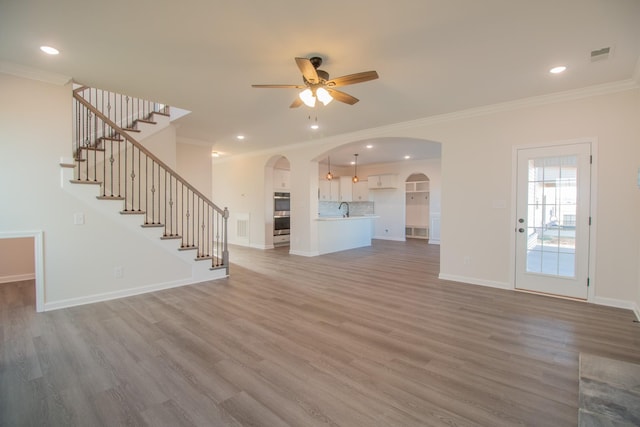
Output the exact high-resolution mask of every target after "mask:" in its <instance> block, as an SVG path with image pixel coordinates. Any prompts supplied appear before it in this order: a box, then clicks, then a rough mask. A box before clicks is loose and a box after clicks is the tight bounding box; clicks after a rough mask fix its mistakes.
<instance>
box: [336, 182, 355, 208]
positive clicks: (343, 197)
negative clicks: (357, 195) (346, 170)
mask: <svg viewBox="0 0 640 427" xmlns="http://www.w3.org/2000/svg"><path fill="white" fill-rule="evenodd" d="M352 200H353V182H352V181H351V177H350V176H341V177H340V198H339V199H338V201H340V202H350V201H352Z"/></svg>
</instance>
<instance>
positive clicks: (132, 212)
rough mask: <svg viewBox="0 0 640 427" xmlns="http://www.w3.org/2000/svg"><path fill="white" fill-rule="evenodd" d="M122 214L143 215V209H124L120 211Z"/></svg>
mask: <svg viewBox="0 0 640 427" xmlns="http://www.w3.org/2000/svg"><path fill="white" fill-rule="evenodd" d="M120 213H121V214H122V215H144V214H145V213H146V212H145V211H134V210H124V211H120Z"/></svg>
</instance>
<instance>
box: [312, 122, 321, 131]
mask: <svg viewBox="0 0 640 427" xmlns="http://www.w3.org/2000/svg"><path fill="white" fill-rule="evenodd" d="M319 127H320V126H318V125H317V124H315V123H314V124H312V125H311V129H313V130H317V129H318V128H319Z"/></svg>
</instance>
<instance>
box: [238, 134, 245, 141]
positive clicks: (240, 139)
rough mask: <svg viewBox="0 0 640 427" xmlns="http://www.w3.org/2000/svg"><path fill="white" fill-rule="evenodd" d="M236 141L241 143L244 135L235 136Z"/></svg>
mask: <svg viewBox="0 0 640 427" xmlns="http://www.w3.org/2000/svg"><path fill="white" fill-rule="evenodd" d="M236 139H237V140H238V141H242V140H243V139H244V135H238V136H236Z"/></svg>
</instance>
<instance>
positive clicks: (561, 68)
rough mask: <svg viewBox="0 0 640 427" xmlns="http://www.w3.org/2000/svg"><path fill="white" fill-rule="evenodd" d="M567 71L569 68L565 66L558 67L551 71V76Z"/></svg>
mask: <svg viewBox="0 0 640 427" xmlns="http://www.w3.org/2000/svg"><path fill="white" fill-rule="evenodd" d="M566 69H567V67H565V66H564V65H560V66H558V67H553V68H552V69H550V70H549V72H550V73H551V74H560V73H562V72H563V71H565V70H566Z"/></svg>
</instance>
